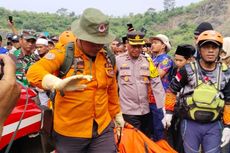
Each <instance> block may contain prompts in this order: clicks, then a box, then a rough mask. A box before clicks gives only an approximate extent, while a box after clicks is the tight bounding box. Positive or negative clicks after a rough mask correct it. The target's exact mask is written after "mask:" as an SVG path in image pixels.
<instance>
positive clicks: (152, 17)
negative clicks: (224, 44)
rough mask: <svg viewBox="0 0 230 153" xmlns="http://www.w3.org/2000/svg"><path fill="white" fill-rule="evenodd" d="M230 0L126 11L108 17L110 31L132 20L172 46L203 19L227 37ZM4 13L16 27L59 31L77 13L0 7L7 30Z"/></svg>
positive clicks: (119, 31)
mask: <svg viewBox="0 0 230 153" xmlns="http://www.w3.org/2000/svg"><path fill="white" fill-rule="evenodd" d="M229 6H230V0H203V1H201V2H199V3H196V4H191V5H189V6H187V7H178V8H175V9H173V10H171V11H168V12H166V11H161V12H156V11H155V10H154V9H152V8H149V9H148V10H147V11H146V12H145V13H143V14H133V13H130V14H129V15H128V16H123V17H113V16H111V17H110V20H111V24H110V25H111V30H112V32H113V33H114V34H116V35H117V36H118V37H121V36H124V35H125V34H126V32H127V26H126V24H127V23H132V24H133V25H134V28H135V29H137V30H139V29H141V28H142V27H144V28H145V29H146V30H147V34H146V35H147V37H149V36H152V35H155V34H158V33H163V34H166V35H167V36H168V37H169V38H170V40H171V41H172V44H173V48H174V49H175V47H176V45H178V44H180V43H191V44H192V43H193V31H194V29H195V28H196V26H197V25H198V24H199V23H201V22H203V21H207V22H210V23H211V24H212V25H213V27H214V29H216V30H217V31H219V32H221V33H222V34H223V35H224V36H230V26H229V25H230V18H229V14H230V7H229ZM8 15H12V16H14V22H15V25H16V27H17V29H23V28H25V29H34V30H36V31H48V32H50V33H51V34H59V33H60V32H62V31H64V30H66V29H67V28H68V27H69V26H70V24H71V22H72V21H73V20H75V19H77V18H78V17H79V16H75V15H72V16H70V15H60V14H59V15H58V14H50V13H34V12H26V11H9V10H7V9H5V8H0V23H1V24H0V32H1V33H2V32H7V31H9V28H8V27H7V22H6V20H7V18H8Z"/></svg>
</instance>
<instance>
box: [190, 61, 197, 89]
mask: <svg viewBox="0 0 230 153" xmlns="http://www.w3.org/2000/svg"><path fill="white" fill-rule="evenodd" d="M190 65H191V68H192V70H193V72H194V74H195V80H196V81H195V87H197V86H198V85H199V81H198V80H199V75H198V65H197V62H196V61H194V62H190Z"/></svg>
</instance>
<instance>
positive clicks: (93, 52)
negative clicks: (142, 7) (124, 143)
mask: <svg viewBox="0 0 230 153" xmlns="http://www.w3.org/2000/svg"><path fill="white" fill-rule="evenodd" d="M72 31H73V32H74V33H75V34H76V36H77V40H76V41H75V44H74V48H75V50H74V61H73V66H72V67H71V68H70V70H69V71H68V73H67V74H66V76H65V77H64V78H62V79H60V78H58V77H56V76H54V75H52V74H53V73H54V72H55V71H57V70H59V68H60V66H61V65H62V64H63V61H64V58H65V52H66V49H65V48H64V47H63V48H60V49H58V50H51V51H50V52H49V53H47V54H46V55H45V56H44V58H42V59H41V60H39V61H38V62H36V63H35V64H33V65H32V66H31V67H30V69H29V71H28V74H27V77H28V80H29V82H30V83H31V84H32V85H35V86H37V87H39V88H43V89H46V90H56V91H57V94H56V97H55V107H54V108H55V109H54V139H55V141H56V151H57V152H58V153H67V152H69V153H72V152H73V153H87V152H91V153H99V152H100V153H114V152H116V148H115V142H114V133H113V128H114V124H113V122H112V119H115V123H116V126H118V127H123V126H124V120H123V117H122V113H121V111H120V105H119V100H118V93H117V83H116V75H115V67H113V65H112V64H111V60H110V59H108V58H107V56H106V51H105V50H104V49H103V46H104V44H107V43H110V42H111V41H112V40H113V39H114V35H112V34H111V33H110V32H109V20H108V17H107V16H105V15H104V14H103V13H102V12H101V11H100V10H98V9H95V8H88V9H86V10H85V11H84V12H83V14H82V16H81V18H80V20H79V22H73V24H72ZM61 91H62V92H61ZM63 92H64V95H62V94H61V93H63Z"/></svg>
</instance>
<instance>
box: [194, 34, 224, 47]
mask: <svg viewBox="0 0 230 153" xmlns="http://www.w3.org/2000/svg"><path fill="white" fill-rule="evenodd" d="M206 42H213V43H215V44H217V45H218V46H219V47H222V45H223V36H222V35H221V34H220V33H219V32H216V31H214V30H207V31H204V32H202V33H201V34H200V35H199V37H198V39H197V45H198V46H199V47H200V46H202V45H203V44H204V43H206Z"/></svg>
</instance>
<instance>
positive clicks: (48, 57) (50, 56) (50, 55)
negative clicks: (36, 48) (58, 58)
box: [44, 53, 55, 60]
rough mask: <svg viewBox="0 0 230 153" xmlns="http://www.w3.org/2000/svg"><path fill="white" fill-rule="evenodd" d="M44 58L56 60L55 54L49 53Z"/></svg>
mask: <svg viewBox="0 0 230 153" xmlns="http://www.w3.org/2000/svg"><path fill="white" fill-rule="evenodd" d="M44 57H45V58H46V59H48V60H53V59H55V54H54V53H47V54H46V55H45V56H44Z"/></svg>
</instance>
